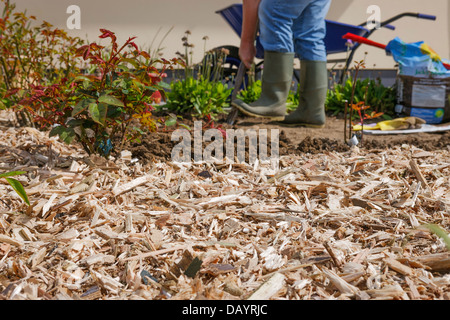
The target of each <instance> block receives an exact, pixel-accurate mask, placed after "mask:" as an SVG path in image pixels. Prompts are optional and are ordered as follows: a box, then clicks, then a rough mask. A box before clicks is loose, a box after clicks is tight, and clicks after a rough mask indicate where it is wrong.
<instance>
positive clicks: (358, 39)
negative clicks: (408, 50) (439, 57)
mask: <svg viewBox="0 0 450 320" xmlns="http://www.w3.org/2000/svg"><path fill="white" fill-rule="evenodd" d="M342 38H343V39H347V40H352V41H354V42H359V43H364V44H368V45H369V46H373V47H377V48H380V49H384V50H386V47H387V46H386V45H385V44H382V43H379V42H375V41H372V40H369V39H367V38H364V37H360V36H357V35H356V34H353V33H346V34H345V35H343V36H342ZM442 64H443V65H444V67H445V68H446V69H447V70H450V64H448V63H445V62H442Z"/></svg>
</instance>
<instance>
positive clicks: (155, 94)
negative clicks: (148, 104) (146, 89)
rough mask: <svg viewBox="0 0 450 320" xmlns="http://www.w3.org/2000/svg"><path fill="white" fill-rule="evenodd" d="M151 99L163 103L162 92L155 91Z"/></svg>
mask: <svg viewBox="0 0 450 320" xmlns="http://www.w3.org/2000/svg"><path fill="white" fill-rule="evenodd" d="M150 99H151V100H152V101H153V102H155V103H157V104H158V103H161V93H160V92H159V91H155V92H153V94H152V95H151V96H150Z"/></svg>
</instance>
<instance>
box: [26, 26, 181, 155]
mask: <svg viewBox="0 0 450 320" xmlns="http://www.w3.org/2000/svg"><path fill="white" fill-rule="evenodd" d="M100 31H101V32H102V34H101V35H100V38H101V39H107V38H109V39H110V46H109V47H104V46H101V45H98V44H97V43H95V42H93V43H91V44H88V45H84V46H81V47H79V48H78V49H77V51H76V55H77V56H78V57H80V58H82V59H83V60H84V61H85V62H86V63H87V64H88V67H89V70H90V71H91V73H90V74H86V75H84V74H78V75H77V76H76V77H74V78H72V79H62V80H61V81H60V82H59V83H56V84H53V85H51V86H46V87H43V86H32V89H31V90H30V91H29V92H28V93H27V95H26V97H25V98H24V99H23V100H22V101H21V104H23V105H25V106H26V108H27V110H29V112H30V113H32V115H33V116H34V119H35V120H36V121H37V122H38V123H39V124H40V125H41V127H43V128H46V127H52V130H51V132H50V136H54V135H59V137H60V138H61V139H62V140H63V141H65V142H66V143H71V142H72V141H73V140H75V139H77V140H78V141H79V142H80V143H81V144H82V146H83V147H84V149H85V150H86V152H88V153H89V154H92V153H99V154H101V155H103V156H105V157H108V156H109V154H110V153H111V152H112V151H113V150H116V151H118V150H120V149H121V148H122V146H123V144H124V142H125V141H126V140H138V139H139V137H140V136H141V135H142V133H143V132H144V131H146V130H148V131H152V130H154V129H155V121H154V119H153V117H152V110H153V104H154V103H159V102H160V100H161V99H165V93H164V88H167V87H168V85H165V84H164V83H163V82H162V79H163V78H164V77H165V70H166V68H171V67H172V66H173V64H175V63H176V62H177V60H176V59H173V60H172V61H167V60H165V59H158V60H151V57H150V55H149V54H148V53H147V52H146V51H141V50H139V48H138V47H137V45H136V44H135V43H134V42H133V40H134V39H135V38H129V39H128V40H127V41H126V42H125V43H124V44H123V45H121V46H119V44H118V43H117V38H116V36H115V34H114V32H111V31H109V30H106V29H100ZM153 63H161V64H162V65H163V66H164V68H163V69H162V70H158V69H157V68H156V67H154V66H153Z"/></svg>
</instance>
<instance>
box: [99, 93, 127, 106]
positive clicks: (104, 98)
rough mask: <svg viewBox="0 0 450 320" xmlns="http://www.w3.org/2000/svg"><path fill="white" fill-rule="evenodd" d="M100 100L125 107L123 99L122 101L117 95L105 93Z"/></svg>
mask: <svg viewBox="0 0 450 320" xmlns="http://www.w3.org/2000/svg"><path fill="white" fill-rule="evenodd" d="M98 102H100V103H106V104H109V105H112V106H117V107H124V104H123V102H122V101H120V100H119V99H117V98H116V97H113V96H110V95H107V94H104V95H102V96H101V97H100V98H98Z"/></svg>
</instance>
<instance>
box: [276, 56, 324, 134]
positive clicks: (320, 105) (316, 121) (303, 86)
mask: <svg viewBox="0 0 450 320" xmlns="http://www.w3.org/2000/svg"><path fill="white" fill-rule="evenodd" d="M327 89H328V72H327V63H326V62H325V61H308V60H302V61H301V64H300V102H299V105H298V108H297V109H296V110H295V111H293V112H292V113H290V114H289V115H287V116H286V117H285V118H284V121H282V122H280V124H281V125H283V126H287V127H310V128H323V127H324V126H325V99H326V97H327Z"/></svg>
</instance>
